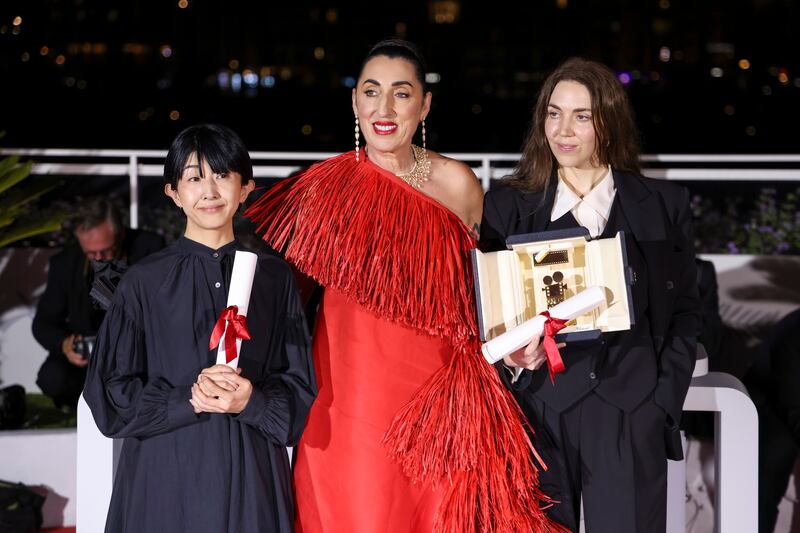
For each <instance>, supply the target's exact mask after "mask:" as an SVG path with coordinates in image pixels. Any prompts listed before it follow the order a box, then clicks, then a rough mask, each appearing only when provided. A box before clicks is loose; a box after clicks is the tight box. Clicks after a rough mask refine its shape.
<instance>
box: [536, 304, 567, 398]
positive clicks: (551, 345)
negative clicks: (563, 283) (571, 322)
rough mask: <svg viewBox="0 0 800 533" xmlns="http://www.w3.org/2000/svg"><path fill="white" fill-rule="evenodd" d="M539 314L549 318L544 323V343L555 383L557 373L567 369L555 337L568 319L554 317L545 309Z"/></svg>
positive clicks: (548, 364) (551, 378)
mask: <svg viewBox="0 0 800 533" xmlns="http://www.w3.org/2000/svg"><path fill="white" fill-rule="evenodd" d="M539 314H541V315H542V316H544V317H545V318H547V320H546V321H545V323H544V339H543V340H542V344H544V353H545V355H546V356H547V368H548V370H549V371H550V381H552V382H553V384H554V385H555V383H556V374H560V373H561V372H563V371H564V370H566V367H565V366H564V360H563V359H561V353H559V351H558V346H557V345H556V340H555V338H554V337H555V334H556V333H558V332H559V331H561V330H562V329H564V326H566V325H567V322H568V320H561V319H560V318H556V317H552V316H550V312H549V311H544V312H542V313H539Z"/></svg>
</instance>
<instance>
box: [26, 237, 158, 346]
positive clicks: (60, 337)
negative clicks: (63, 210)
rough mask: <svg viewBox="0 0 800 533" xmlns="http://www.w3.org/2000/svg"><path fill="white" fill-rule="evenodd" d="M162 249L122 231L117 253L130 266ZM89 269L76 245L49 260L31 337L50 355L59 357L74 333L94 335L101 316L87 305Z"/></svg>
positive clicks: (154, 242) (155, 240) (155, 241)
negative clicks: (45, 282) (119, 253)
mask: <svg viewBox="0 0 800 533" xmlns="http://www.w3.org/2000/svg"><path fill="white" fill-rule="evenodd" d="M163 247H164V238H163V237H161V236H159V235H156V234H155V233H151V232H148V231H139V230H132V229H126V230H125V237H124V239H123V242H122V245H121V250H122V258H124V259H125V260H126V262H127V263H128V264H129V265H130V264H133V263H136V262H137V261H139V260H140V259H142V258H143V257H145V256H147V255H149V254H151V253H153V252H155V251H158V250H160V249H161V248H163ZM90 269H91V265H89V261H88V260H87V259H86V255H85V254H84V253H83V251H82V250H81V248H80V246H78V245H77V244H72V245H68V246H67V247H65V248H64V249H63V250H61V251H60V252H58V253H57V254H55V255H54V256H53V257H51V258H50V264H49V268H48V271H47V287H46V288H45V290H44V293H43V294H42V297H41V298H40V299H39V303H38V305H37V306H36V315H35V316H34V318H33V325H32V329H33V336H34V337H35V338H36V340H37V341H39V344H41V345H42V346H43V347H44V348H45V349H46V350H47V351H48V352H50V353H51V354H60V353H61V343H62V342H63V341H64V339H65V338H67V337H68V336H70V335H72V334H73V333H77V334H80V335H83V336H86V335H95V334H96V333H97V329H98V328H99V327H100V322H101V321H102V320H103V316H104V314H105V313H103V312H101V311H98V310H96V309H94V308H93V307H92V304H91V302H90V301H89V289H90V287H89V286H88V283H87V279H88V278H87V273H88V271H89V270H90Z"/></svg>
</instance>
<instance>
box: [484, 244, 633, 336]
mask: <svg viewBox="0 0 800 533" xmlns="http://www.w3.org/2000/svg"><path fill="white" fill-rule="evenodd" d="M506 246H507V247H508V250H502V251H499V252H489V253H483V252H480V251H479V250H473V251H472V262H473V267H474V275H475V293H476V295H475V296H476V302H477V307H478V323H479V327H480V334H481V340H482V341H484V342H486V341H489V340H491V339H493V338H495V337H497V336H498V335H501V334H503V333H505V332H506V331H508V330H510V329H512V328H514V327H516V326H518V325H520V324H522V323H523V322H525V321H527V320H529V319H531V318H533V317H535V316H536V315H538V314H540V313H542V312H543V311H546V310H548V309H550V308H552V307H555V306H557V305H558V304H560V303H562V302H564V301H565V300H568V299H570V298H572V297H574V296H576V295H577V294H579V293H580V292H581V291H584V290H586V289H588V288H590V287H600V288H601V289H602V290H603V291H604V292H605V301H604V302H603V303H601V304H600V305H599V306H597V307H596V308H594V309H593V310H591V311H589V312H588V313H585V314H583V315H580V316H578V317H577V318H576V319H575V320H574V321H572V322H570V323H569V324H568V325H567V327H565V328H564V329H563V330H561V333H560V334H559V336H558V338H559V340H563V341H565V342H569V341H577V340H587V339H592V338H597V337H598V336H599V335H600V334H601V333H604V332H610V331H621V330H626V329H630V328H631V325H632V324H633V305H632V298H631V284H632V282H633V279H634V276H633V272H632V271H631V270H630V269H629V268H628V259H627V251H626V248H625V234H624V233H623V232H619V233H617V234H616V236H614V237H612V238H607V239H591V238H590V237H589V233H588V231H587V230H586V229H585V228H576V229H569V230H558V231H549V232H541V233H531V234H526V235H514V236H511V237H509V238H508V239H507V240H506Z"/></svg>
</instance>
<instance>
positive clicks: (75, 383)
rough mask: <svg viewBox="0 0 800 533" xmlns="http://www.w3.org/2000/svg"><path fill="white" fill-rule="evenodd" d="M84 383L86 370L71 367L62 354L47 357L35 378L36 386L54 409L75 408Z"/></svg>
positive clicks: (52, 354)
mask: <svg viewBox="0 0 800 533" xmlns="http://www.w3.org/2000/svg"><path fill="white" fill-rule="evenodd" d="M84 381H86V368H79V367H77V366H75V365H73V364H72V363H70V362H69V360H68V359H67V357H66V356H65V355H64V354H63V353H58V354H57V353H51V354H50V355H48V356H47V359H45V361H44V363H42V366H41V368H39V375H38V376H37V378H36V384H37V385H38V386H39V388H40V389H42V392H43V393H44V395H45V396H48V397H49V398H50V399H52V400H53V403H54V404H56V407H62V406H67V407H73V408H74V407H77V405H78V398H79V397H80V395H81V392H83V382H84Z"/></svg>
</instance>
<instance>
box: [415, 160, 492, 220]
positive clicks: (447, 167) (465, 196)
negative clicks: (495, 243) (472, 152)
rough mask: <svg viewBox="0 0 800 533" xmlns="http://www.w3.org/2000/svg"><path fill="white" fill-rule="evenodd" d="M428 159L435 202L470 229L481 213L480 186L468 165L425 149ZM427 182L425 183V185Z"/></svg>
mask: <svg viewBox="0 0 800 533" xmlns="http://www.w3.org/2000/svg"><path fill="white" fill-rule="evenodd" d="M428 158H429V159H430V162H431V181H430V182H429V183H430V186H431V189H434V191H435V192H434V191H432V192H433V194H435V196H437V197H438V199H439V201H440V202H442V203H443V204H444V205H446V206H447V207H448V208H449V209H450V210H451V211H453V212H454V213H456V214H457V215H458V216H459V217H460V218H461V219H462V220H463V221H464V223H465V224H466V225H467V226H468V227H470V228H472V227H473V226H474V225H475V224H478V223H480V220H481V215H482V212H483V187H481V182H480V181H479V180H478V178H477V176H475V172H473V171H472V169H471V168H470V167H469V165H467V164H465V163H463V162H461V161H458V160H456V159H451V158H449V157H445V156H443V155H441V154H439V153H437V152H431V151H428ZM426 185H427V184H426Z"/></svg>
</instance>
